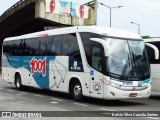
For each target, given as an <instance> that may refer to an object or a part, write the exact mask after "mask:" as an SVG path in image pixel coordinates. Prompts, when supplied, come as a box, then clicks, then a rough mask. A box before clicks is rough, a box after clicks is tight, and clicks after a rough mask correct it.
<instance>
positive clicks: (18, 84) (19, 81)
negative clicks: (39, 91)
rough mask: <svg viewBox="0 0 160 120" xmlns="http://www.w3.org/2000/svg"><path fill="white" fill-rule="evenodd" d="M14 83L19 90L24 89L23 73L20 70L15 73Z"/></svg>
mask: <svg viewBox="0 0 160 120" xmlns="http://www.w3.org/2000/svg"><path fill="white" fill-rule="evenodd" d="M14 84H15V86H16V89H18V90H22V89H23V85H22V79H21V75H20V73H19V72H16V73H15V79H14Z"/></svg>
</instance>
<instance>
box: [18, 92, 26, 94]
mask: <svg viewBox="0 0 160 120" xmlns="http://www.w3.org/2000/svg"><path fill="white" fill-rule="evenodd" d="M19 93H20V94H27V93H25V92H19Z"/></svg>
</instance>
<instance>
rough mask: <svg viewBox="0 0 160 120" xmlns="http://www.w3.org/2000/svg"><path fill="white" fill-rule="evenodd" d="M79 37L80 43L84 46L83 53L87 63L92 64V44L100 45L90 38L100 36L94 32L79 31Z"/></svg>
mask: <svg viewBox="0 0 160 120" xmlns="http://www.w3.org/2000/svg"><path fill="white" fill-rule="evenodd" d="M80 36H81V39H82V43H83V46H84V50H85V54H86V58H87V62H88V64H89V65H91V66H92V64H91V63H92V60H91V58H92V56H91V55H92V49H91V47H92V45H101V44H99V43H97V42H94V41H91V40H90V38H100V37H101V36H100V35H98V34H94V33H80Z"/></svg>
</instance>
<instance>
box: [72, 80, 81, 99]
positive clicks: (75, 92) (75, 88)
mask: <svg viewBox="0 0 160 120" xmlns="http://www.w3.org/2000/svg"><path fill="white" fill-rule="evenodd" d="M72 98H73V99H74V100H75V101H82V99H83V94H82V86H81V84H80V82H79V81H78V80H76V81H74V82H73V84H72Z"/></svg>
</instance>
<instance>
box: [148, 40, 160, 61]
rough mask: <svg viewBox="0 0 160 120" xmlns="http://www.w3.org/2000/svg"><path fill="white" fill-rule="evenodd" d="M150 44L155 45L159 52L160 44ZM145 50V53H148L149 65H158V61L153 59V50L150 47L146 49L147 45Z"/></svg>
mask: <svg viewBox="0 0 160 120" xmlns="http://www.w3.org/2000/svg"><path fill="white" fill-rule="evenodd" d="M150 44H153V45H155V46H156V47H157V48H158V50H159V51H160V42H150ZM146 50H147V53H148V57H149V60H150V63H152V64H159V63H160V59H158V60H156V59H155V53H154V50H153V49H152V48H151V47H148V46H147V45H146ZM159 55H160V53H159Z"/></svg>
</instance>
